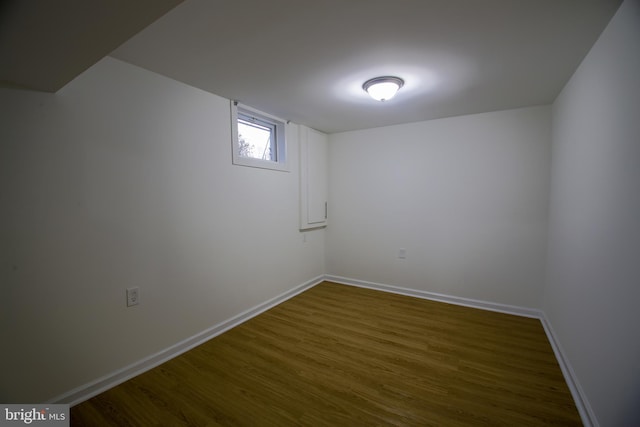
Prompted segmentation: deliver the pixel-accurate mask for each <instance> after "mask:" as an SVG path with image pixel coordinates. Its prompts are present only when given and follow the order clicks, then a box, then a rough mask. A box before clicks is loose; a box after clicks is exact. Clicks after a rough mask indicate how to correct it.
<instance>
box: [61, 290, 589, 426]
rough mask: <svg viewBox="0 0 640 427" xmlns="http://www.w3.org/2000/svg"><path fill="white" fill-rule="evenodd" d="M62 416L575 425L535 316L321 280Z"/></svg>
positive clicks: (134, 420) (83, 419)
mask: <svg viewBox="0 0 640 427" xmlns="http://www.w3.org/2000/svg"><path fill="white" fill-rule="evenodd" d="M71 424H72V425H74V426H113V425H118V426H120V425H123V426H125V425H132V426H133V425H136V426H153V425H158V426H182V425H184V426H250V425H254V426H255V425H274V426H275V425H277V426H288V425H310V426H311V425H312V426H324V425H326V426H341V425H345V426H359V425H362V426H372V425H398V426H418V425H419V426H473V425H486V426H501V425H504V426H513V425H518V426H538V425H563V426H579V425H582V424H581V422H580V417H579V415H578V412H577V410H576V407H575V405H574V403H573V400H572V397H571V394H570V392H569V390H568V388H567V385H566V383H565V381H564V378H563V376H562V373H561V371H560V368H559V366H558V363H557V361H556V359H555V357H554V354H553V351H552V349H551V346H550V344H549V342H548V340H547V338H546V336H545V333H544V330H543V328H542V325H541V324H540V321H539V320H537V319H531V318H524V317H518V316H511V315H507V314H501V313H495V312H489V311H484V310H478V309H473V308H468V307H460V306H456V305H451V304H445V303H440V302H434V301H428V300H423V299H418V298H412V297H407V296H402V295H396V294H391V293H385V292H380V291H374V290H370V289H363V288H356V287H351V286H345V285H339V284H335V283H330V282H323V283H321V284H320V285H317V286H315V287H313V288H311V289H309V290H307V291H306V292H304V293H302V294H300V295H297V296H296V297H294V298H292V299H290V300H288V301H285V302H284V303H282V304H280V305H278V306H276V307H274V308H272V309H271V310H268V311H266V312H265V313H262V314H261V315H259V316H257V317H255V318H253V319H250V320H249V321H247V322H245V323H243V324H241V325H239V326H237V327H235V328H233V329H232V330H230V331H227V332H225V333H224V334H222V335H220V336H218V337H215V338H213V339H212V340H210V341H208V342H206V343H204V344H202V345H200V346H198V347H196V348H194V349H192V350H190V351H189V352H187V353H185V354H183V355H181V356H179V357H177V358H175V359H172V360H170V361H168V362H166V363H164V364H163V365H161V366H159V367H157V368H154V369H152V370H150V371H148V372H146V373H144V374H142V375H139V376H137V377H135V378H133V379H131V380H129V381H127V382H125V383H123V384H121V385H119V386H117V387H114V388H113V389H111V390H108V391H106V392H104V393H102V394H100V395H98V396H96V397H94V398H92V399H90V400H88V401H86V402H83V403H81V404H79V405H77V406H75V407H73V408H72V409H71Z"/></svg>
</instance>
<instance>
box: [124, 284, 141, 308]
mask: <svg viewBox="0 0 640 427" xmlns="http://www.w3.org/2000/svg"><path fill="white" fill-rule="evenodd" d="M138 304H140V288H138V287H137V286H136V287H135V288H128V289H127V307H131V306H133V305H138Z"/></svg>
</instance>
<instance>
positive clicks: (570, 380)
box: [324, 274, 599, 427]
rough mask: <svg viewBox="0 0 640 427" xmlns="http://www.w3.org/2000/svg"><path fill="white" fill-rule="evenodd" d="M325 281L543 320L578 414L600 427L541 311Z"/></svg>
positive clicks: (337, 278)
mask: <svg viewBox="0 0 640 427" xmlns="http://www.w3.org/2000/svg"><path fill="white" fill-rule="evenodd" d="M324 279H325V280H327V281H330V282H336V283H341V284H344V285H351V286H358V287H361V288H368V289H374V290H379V291H384V292H391V293H396V294H400V295H407V296H412V297H417V298H424V299H428V300H433V301H440V302H446V303H449V304H456V305H462V306H465V307H472V308H479V309H482V310H490V311H497V312H500V313H507V314H513V315H516V316H524V317H532V318H536V319H539V320H540V323H542V327H543V328H544V331H545V333H546V334H547V338H548V340H549V343H550V344H551V348H552V349H553V353H554V354H555V356H556V360H557V361H558V364H559V365H560V369H561V371H562V375H563V376H564V379H565V382H566V383H567V386H568V387H569V391H570V392H571V395H572V397H573V400H574V402H575V405H576V408H577V409H578V413H579V414H580V418H581V419H582V423H583V424H584V426H585V427H599V424H598V421H597V419H596V416H595V414H594V412H593V409H592V408H591V405H590V404H589V401H588V399H587V397H586V395H585V393H584V391H583V390H582V387H581V386H580V383H579V382H578V380H577V377H576V374H575V373H574V371H573V368H572V367H571V365H570V364H569V360H568V359H567V357H566V355H565V354H564V352H563V351H562V348H561V347H560V345H559V342H558V339H557V338H556V335H555V333H554V332H553V328H552V327H551V324H550V323H549V320H548V319H547V316H546V315H545V313H544V312H543V311H542V310H537V309H533V308H527V307H519V306H513V305H506V304H499V303H494V302H489V301H482V300H474V299H469V298H461V297H456V296H451V295H443V294H438V293H434V292H427V291H423V290H419V289H411V288H403V287H399V286H393V285H387V284H382V283H375V282H367V281H364V280H357V279H351V278H347V277H340V276H333V275H330V274H328V275H325V276H324Z"/></svg>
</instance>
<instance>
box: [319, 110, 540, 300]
mask: <svg viewBox="0 0 640 427" xmlns="http://www.w3.org/2000/svg"><path fill="white" fill-rule="evenodd" d="M549 155H550V108H549V107H534V108H526V109H517V110H509V111H500V112H492V113H485V114H477V115H470V116H462V117H453V118H448V119H442V120H433V121H427V122H420V123H412V124H406V125H398V126H389V127H383V128H376V129H368V130H362V131H354V132H345V133H339V134H333V135H331V136H330V160H329V163H330V173H329V179H330V185H329V188H330V194H329V198H330V203H329V206H330V225H329V227H328V228H327V255H326V257H327V258H326V259H327V273H329V274H332V275H337V276H343V277H347V278H352V279H358V280H364V281H370V282H376V283H382V284H387V285H395V286H403V287H408V288H412V289H418V290H423V291H429V292H437V293H442V294H447V295H452V296H458V297H465V298H473V299H479V300H485V301H491V302H497V303H503V304H511V305H518V306H523V307H532V308H539V307H540V304H541V298H542V288H543V283H544V262H545V257H546V244H547V242H546V233H547V210H548V184H549V168H550V158H549ZM399 248H405V249H406V251H407V258H406V259H404V260H403V259H398V258H397V252H398V249H399Z"/></svg>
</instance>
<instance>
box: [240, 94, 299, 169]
mask: <svg viewBox="0 0 640 427" xmlns="http://www.w3.org/2000/svg"><path fill="white" fill-rule="evenodd" d="M230 104H231V147H232V162H233V164H234V165H238V166H248V167H253V168H261V169H271V170H277V171H282V172H289V165H288V155H287V154H288V153H287V128H288V126H287V122H286V121H285V120H283V119H280V118H278V117H275V116H272V115H270V114H267V113H264V112H262V111H259V110H256V109H255V108H251V107H249V106H246V105H244V104H240V103H239V102H238V101H231V103H230ZM241 116H245V117H249V118H253V119H255V120H256V121H258V122H262V123H266V124H267V125H269V126H270V127H271V126H272V127H273V128H274V132H273V134H274V135H275V139H276V141H275V143H274V144H273V148H274V149H275V157H276V160H264V159H256V158H253V157H247V156H241V155H240V144H239V139H238V118H239V117H241Z"/></svg>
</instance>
